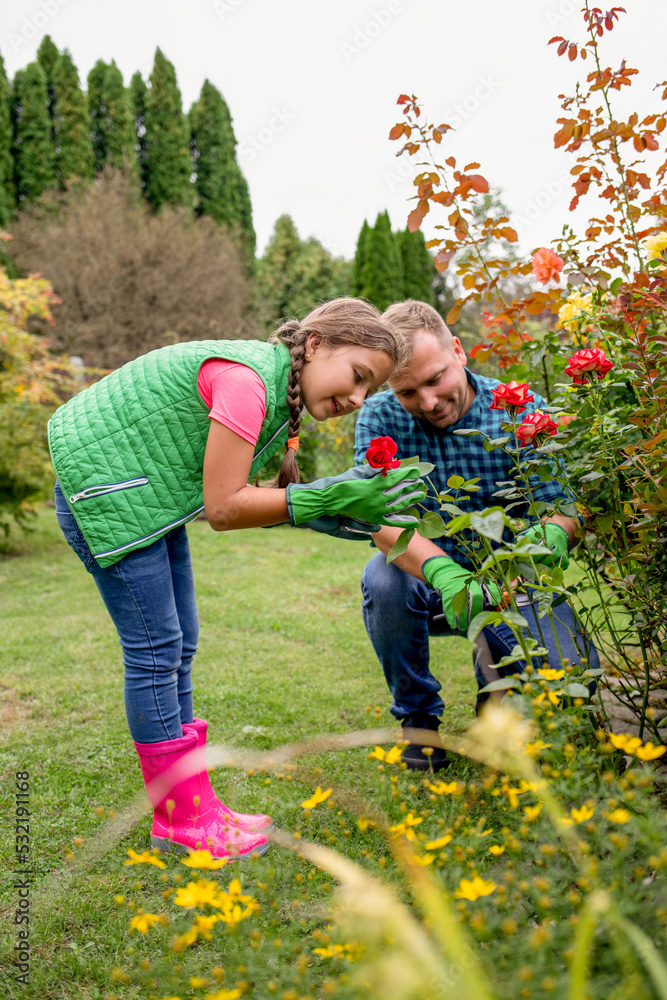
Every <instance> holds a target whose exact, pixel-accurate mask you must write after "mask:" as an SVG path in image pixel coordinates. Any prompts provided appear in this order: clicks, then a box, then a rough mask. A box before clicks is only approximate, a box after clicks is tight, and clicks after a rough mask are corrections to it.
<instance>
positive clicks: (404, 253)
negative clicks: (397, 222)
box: [396, 227, 436, 306]
mask: <svg viewBox="0 0 667 1000" xmlns="http://www.w3.org/2000/svg"><path fill="white" fill-rule="evenodd" d="M396 240H397V243H398V246H399V248H400V251H401V258H402V260H403V298H405V299H419V301H420V302H427V303H428V304H429V305H430V306H432V305H433V304H434V294H433V288H432V282H433V278H434V277H435V274H436V271H435V267H434V265H433V258H432V257H431V255H430V253H429V252H428V249H427V247H426V243H425V241H424V234H423V233H422V231H421V229H418V230H417V231H416V232H414V233H411V232H410V230H409V229H408V228H407V227H406V228H405V229H403V230H399V232H398V233H396Z"/></svg>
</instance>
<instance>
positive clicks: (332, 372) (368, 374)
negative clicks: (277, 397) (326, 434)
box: [299, 333, 394, 420]
mask: <svg viewBox="0 0 667 1000" xmlns="http://www.w3.org/2000/svg"><path fill="white" fill-rule="evenodd" d="M306 355H307V356H309V357H310V360H309V361H306V362H305V364H304V366H303V368H302V369H301V378H300V380H299V386H300V389H301V399H302V401H303V404H304V406H305V408H306V409H307V410H308V412H309V413H310V415H311V417H313V418H314V419H315V420H327V419H328V418H329V417H340V416H342V415H343V414H344V413H352V411H353V410H358V409H359V407H360V406H361V404H362V403H363V401H364V400H365V398H366V396H367V395H368V393H369V392H374V391H375V390H376V389H378V388H379V387H380V386H381V385H382V383H383V382H386V381H387V379H388V378H389V376H390V375H391V373H392V371H393V368H394V362H393V361H392V359H391V358H390V357H389V355H388V354H385V353H384V351H371V350H370V349H369V348H368V347H357V346H355V345H351V346H350V347H326V346H325V345H324V344H322V343H321V342H320V340H319V338H318V337H317V335H316V334H313V333H311V334H310V335H309V337H308V340H307V341H306Z"/></svg>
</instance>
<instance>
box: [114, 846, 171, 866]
mask: <svg viewBox="0 0 667 1000" xmlns="http://www.w3.org/2000/svg"><path fill="white" fill-rule="evenodd" d="M127 853H128V854H129V855H130V858H129V861H123V864H124V865H155V867H156V868H166V867H167V866H166V865H165V863H164V861H160V859H159V858H157V857H156V856H155V855H154V854H151V853H150V851H142V852H141V854H137V852H136V851H133V850H132V848H131V847H129V848H128V850H127Z"/></svg>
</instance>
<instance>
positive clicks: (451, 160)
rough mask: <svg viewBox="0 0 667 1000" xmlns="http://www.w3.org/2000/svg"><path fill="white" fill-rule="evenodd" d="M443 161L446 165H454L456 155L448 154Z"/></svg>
mask: <svg viewBox="0 0 667 1000" xmlns="http://www.w3.org/2000/svg"><path fill="white" fill-rule="evenodd" d="M445 163H446V164H447V166H448V167H455V166H456V157H455V156H448V157H447V159H446V160H445Z"/></svg>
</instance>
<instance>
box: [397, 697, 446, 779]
mask: <svg viewBox="0 0 667 1000" xmlns="http://www.w3.org/2000/svg"><path fill="white" fill-rule="evenodd" d="M401 725H402V726H403V734H404V736H405V738H406V739H408V740H411V739H419V734H418V733H417V730H424V729H426V730H430V731H431V732H435V733H437V731H438V727H439V725H440V719H439V718H438V717H437V715H426V714H424V713H422V712H414V713H413V714H412V715H406V717H405V718H404V719H402V720H401ZM425 748H426V749H427V750H432V751H433V752H432V753H424V749H425ZM401 760H402V761H403V763H404V764H405V765H406V766H407V767H408V768H410V769H411V770H417V771H431V770H433V771H441V770H442V768H443V767H448V766H449V758H448V756H447V751H446V750H445V749H444V747H442V746H435V747H431V746H429V745H428V744H425V745H424V744H422V743H421V742H418V743H410V744H409V745H408V746H407V747H405V748H404V750H403V753H402V754H401Z"/></svg>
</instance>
